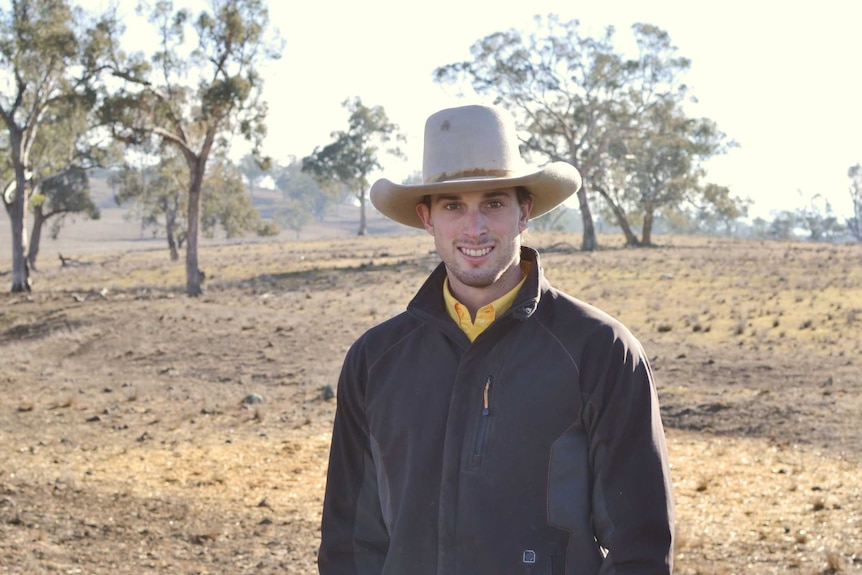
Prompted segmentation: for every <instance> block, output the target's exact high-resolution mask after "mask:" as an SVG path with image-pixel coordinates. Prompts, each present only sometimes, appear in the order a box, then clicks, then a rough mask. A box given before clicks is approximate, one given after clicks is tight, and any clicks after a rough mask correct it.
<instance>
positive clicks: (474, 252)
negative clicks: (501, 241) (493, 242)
mask: <svg viewBox="0 0 862 575" xmlns="http://www.w3.org/2000/svg"><path fill="white" fill-rule="evenodd" d="M460 249H461V253H463V254H464V255H466V256H470V257H471V258H480V257H482V256H486V255H488V254H490V253H491V249H492V248H481V249H474V248H460Z"/></svg>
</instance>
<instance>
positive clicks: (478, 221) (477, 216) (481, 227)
mask: <svg viewBox="0 0 862 575" xmlns="http://www.w3.org/2000/svg"><path fill="white" fill-rule="evenodd" d="M462 231H463V233H464V236H466V237H467V238H470V239H478V238H481V237H482V236H484V235H485V234H486V233H487V232H488V218H487V217H486V216H485V214H483V213H482V210H479V209H471V210H468V211H467V214H466V215H465V217H464V228H463V230H462Z"/></svg>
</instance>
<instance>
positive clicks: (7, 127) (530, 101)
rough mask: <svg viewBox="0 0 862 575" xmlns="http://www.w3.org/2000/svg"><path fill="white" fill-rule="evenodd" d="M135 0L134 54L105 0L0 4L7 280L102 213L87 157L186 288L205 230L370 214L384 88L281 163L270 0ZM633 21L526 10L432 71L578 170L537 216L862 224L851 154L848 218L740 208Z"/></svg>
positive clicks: (722, 146) (685, 94)
mask: <svg viewBox="0 0 862 575" xmlns="http://www.w3.org/2000/svg"><path fill="white" fill-rule="evenodd" d="M138 11H139V15H141V16H142V17H145V18H146V19H147V21H148V23H149V25H150V27H151V28H150V29H151V33H152V39H153V41H152V42H151V45H150V47H149V48H148V50H147V51H144V52H134V53H128V52H127V51H126V50H125V49H124V47H123V43H122V37H123V33H124V23H123V22H121V21H120V20H119V18H118V16H117V12H116V9H114V8H111V9H108V10H107V11H106V12H105V13H102V14H89V13H87V12H85V11H84V10H83V9H82V8H80V7H78V6H74V5H72V4H71V3H70V1H69V0H13V1H12V2H11V3H9V4H6V5H4V6H2V7H0V72H2V73H3V74H4V77H5V78H6V82H5V83H3V84H2V85H0V120H2V123H0V125H2V127H3V130H0V150H2V152H3V154H2V156H0V176H2V182H0V183H2V190H3V202H4V206H5V207H6V211H7V213H8V215H9V218H10V222H11V227H12V238H11V240H12V241H11V248H12V274H11V278H12V286H11V288H12V290H13V291H23V290H29V289H30V275H29V274H30V270H31V269H35V266H36V262H37V256H38V252H39V245H40V238H41V234H42V233H43V230H44V229H46V228H45V226H46V224H48V226H49V227H48V228H47V229H49V230H50V233H51V234H52V235H53V236H54V237H56V235H57V234H58V233H59V231H60V229H61V227H62V225H63V222H64V221H65V220H66V219H67V218H68V217H75V216H84V217H89V218H98V217H99V215H100V212H99V209H98V207H97V206H96V205H95V204H94V202H93V200H92V198H91V196H90V178H91V176H93V175H94V174H99V175H100V177H104V175H105V174H106V173H107V174H110V180H111V185H112V188H113V189H114V190H115V199H116V202H117V203H118V204H120V205H124V206H129V213H130V214H132V217H134V218H135V219H136V220H137V221H138V222H140V224H141V229H142V232H145V231H146V230H158V231H159V232H160V233H164V235H165V237H166V239H167V247H168V250H169V253H170V257H171V258H172V259H174V260H178V259H179V258H180V250H182V249H185V255H186V258H185V265H186V292H187V293H188V294H189V295H192V296H196V295H200V294H201V293H202V290H203V282H204V277H205V274H204V273H203V271H202V270H201V269H200V266H199V261H198V259H199V258H198V240H199V237H200V235H201V234H203V235H204V236H211V235H213V234H215V233H223V234H224V235H225V236H227V237H232V236H236V235H240V234H244V233H249V232H253V233H258V234H262V235H267V234H270V235H271V234H277V233H279V230H280V229H287V230H291V231H293V232H294V233H295V234H296V236H297V237H299V236H300V234H301V231H302V229H303V228H304V227H305V226H307V225H308V224H309V223H310V222H312V221H315V220H317V221H320V220H322V219H323V218H324V217H325V215H326V214H327V212H328V210H329V209H330V208H331V207H332V206H334V205H337V204H339V203H342V202H345V201H350V202H352V203H355V204H356V205H357V206H358V207H359V213H360V216H359V227H358V234H359V235H364V234H365V233H367V214H366V210H367V193H368V187H369V180H370V178H371V177H373V176H374V174H375V173H376V172H378V171H379V170H380V169H381V167H382V158H383V157H384V156H390V157H394V158H403V157H404V156H403V153H402V151H401V149H400V144H401V143H403V141H404V136H403V135H402V134H401V132H400V130H399V128H398V126H397V124H395V123H394V122H392V121H391V119H390V118H389V117H388V116H387V114H386V112H385V110H384V109H383V108H382V107H381V106H372V105H366V104H365V103H363V102H362V100H361V99H360V98H359V97H354V98H349V99H347V100H345V101H344V103H343V107H344V109H345V110H346V112H347V125H346V128H345V129H342V130H336V131H333V132H332V133H331V140H330V142H329V143H326V144H322V145H320V146H317V147H315V148H314V149H313V150H312V151H310V153H309V154H308V155H306V156H305V157H303V158H299V159H298V158H289V159H288V160H287V161H285V162H284V163H281V164H280V163H279V162H278V161H276V160H273V159H272V158H269V157H267V156H265V155H264V154H263V151H262V143H263V140H264V137H265V135H266V127H267V125H266V114H267V105H266V102H264V101H263V100H262V87H263V80H262V78H261V74H260V68H261V65H262V64H263V63H264V62H267V61H271V60H275V59H277V58H279V57H280V54H281V49H282V47H283V45H284V40H283V39H282V38H281V37H280V36H279V34H278V33H277V32H276V31H274V30H272V29H270V26H269V24H270V23H269V14H268V11H267V8H266V4H265V0H212V1H211V2H210V3H208V7H207V8H205V9H203V10H201V11H200V12H199V13H196V14H195V13H193V12H192V11H191V10H188V9H185V8H179V9H175V7H174V5H173V3H172V2H168V1H159V2H155V3H152V4H150V3H147V2H142V3H141V4H140V5H139V8H138ZM630 32H631V40H632V41H633V46H634V49H633V50H632V51H629V52H625V51H622V50H620V48H619V47H618V43H617V41H616V31H615V29H614V28H612V27H608V28H606V29H605V30H603V31H602V32H601V33H600V34H598V35H595V36H590V35H586V34H584V33H583V31H582V29H581V26H580V22H579V21H577V20H571V21H562V20H560V19H559V18H558V17H557V16H555V15H548V16H536V17H535V19H534V22H533V25H532V27H530V28H529V29H524V30H515V29H510V30H505V31H500V32H495V33H493V34H490V35H488V36H485V37H484V38H481V39H479V40H477V41H476V42H475V43H474V44H473V46H472V47H471V58H470V59H468V60H465V61H462V62H454V63H449V64H445V65H442V66H440V67H438V68H436V69H435V70H434V71H433V75H434V78H435V79H436V81H437V82H438V83H440V84H447V85H454V86H457V87H459V88H460V89H465V90H466V89H468V88H469V89H470V90H473V91H474V92H475V93H477V94H479V95H480V96H481V97H484V98H488V99H490V100H492V101H493V102H495V103H496V104H499V105H501V106H504V107H506V108H508V109H509V110H510V111H511V112H512V113H513V114H514V115H515V117H516V120H517V122H518V124H519V127H520V128H521V129H522V131H523V134H524V139H523V141H522V148H523V150H524V151H525V153H526V154H527V155H528V156H530V158H531V159H533V160H535V161H536V162H538V163H544V162H549V161H557V160H564V161H568V162H570V163H572V164H574V165H575V166H577V167H578V169H579V170H580V172H581V173H582V175H583V178H584V185H583V188H582V189H581V190H580V192H579V193H578V197H577V201H578V209H577V210H572V209H568V208H563V209H560V210H555V211H554V212H552V213H551V214H549V215H548V216H546V217H544V218H540V219H538V220H537V221H536V222H535V226H536V227H539V228H545V229H555V228H556V229H560V228H562V229H571V228H572V227H573V226H575V225H576V226H577V227H578V228H579V229H580V230H581V232H582V234H583V238H582V242H581V247H582V249H584V250H593V249H596V248H597V247H598V239H597V234H596V231H597V227H598V228H600V229H607V228H609V227H613V228H614V229H616V230H619V231H620V232H621V233H622V234H623V236H624V238H625V242H626V244H627V245H629V246H635V247H636V246H650V245H652V244H653V243H654V235H655V233H656V232H657V231H664V230H670V231H674V232H675V233H723V234H741V233H747V234H750V235H757V236H759V237H774V238H778V239H786V238H792V237H798V236H799V234H800V231H801V232H802V234H803V235H805V236H806V237H808V238H809V239H811V240H814V241H827V240H836V239H839V238H842V237H850V238H855V239H856V240H860V241H862V224H861V223H860V222H862V167H860V165H859V164H857V165H856V166H853V167H851V168H850V169H849V171H848V177H849V178H850V182H851V184H850V193H851V197H852V198H853V205H854V210H855V211H854V215H853V216H852V217H851V218H846V219H845V220H844V221H839V218H837V217H836V216H835V215H834V214H833V213H832V208H831V206H830V205H829V204H828V203H826V202H824V201H823V200H822V198H820V197H819V196H816V197H815V198H813V199H812V202H811V205H810V206H809V207H807V208H805V209H801V210H796V211H793V212H789V211H788V212H780V213H777V214H775V217H774V219H773V220H772V221H770V222H767V221H765V220H760V219H755V220H753V221H752V222H751V223H749V224H743V221H744V220H745V219H746V217H747V215H748V210H749V208H750V206H751V202H750V200H748V199H745V198H740V197H738V196H734V195H733V194H732V193H731V191H730V190H729V189H728V188H727V187H725V186H722V185H720V184H718V183H714V182H709V181H706V171H705V168H704V166H705V163H706V162H707V161H708V160H709V159H711V158H713V157H715V156H717V155H720V154H724V153H726V152H727V151H728V150H729V149H731V148H732V147H734V146H735V145H736V144H735V142H733V141H732V140H731V139H730V138H729V137H728V136H727V135H726V134H724V133H723V132H722V131H721V130H720V129H719V128H718V126H717V125H716V124H715V122H713V121H712V120H709V119H708V118H698V117H692V116H691V115H690V114H689V113H688V108H687V103H688V102H689V101H690V100H691V99H692V98H693V95H692V94H691V93H690V91H689V88H688V86H687V85H686V83H685V74H686V72H687V71H688V70H689V68H690V67H691V62H690V61H689V60H688V59H687V58H685V57H684V56H681V55H679V54H678V53H677V52H678V50H677V48H676V46H674V44H673V43H672V41H671V39H670V37H669V35H668V34H667V33H666V32H665V31H664V30H662V29H660V28H658V27H657V26H654V25H651V24H643V23H639V24H635V25H634V26H632V27H631V30H630ZM136 33H140V31H137V30H136ZM235 137H240V138H242V139H244V140H245V141H247V142H249V144H250V146H251V152H249V153H248V154H247V155H246V156H244V157H243V158H242V159H241V160H240V161H239V162H238V163H234V162H232V161H231V160H230V151H231V146H230V144H231V141H232V139H234V138H235ZM97 170H98V171H97ZM419 178H420V176H418V175H415V174H414V175H412V176H410V179H411V181H417V180H418V179H419ZM264 180H267V181H269V182H270V184H272V185H274V186H275V188H276V189H277V190H278V194H279V196H280V197H278V201H277V202H275V203H274V204H273V205H272V206H271V207H272V210H271V211H270V213H269V218H268V220H265V219H264V218H262V217H261V215H260V210H259V209H255V205H257V206H258V207H259V206H260V205H261V201H262V198H260V197H257V196H256V194H260V193H262V192H261V190H262V189H263V188H262V187H261V183H262V182H263V181H264ZM30 214H32V217H33V224H32V226H31V227H30V230H29V236H28V225H27V217H28V215H30Z"/></svg>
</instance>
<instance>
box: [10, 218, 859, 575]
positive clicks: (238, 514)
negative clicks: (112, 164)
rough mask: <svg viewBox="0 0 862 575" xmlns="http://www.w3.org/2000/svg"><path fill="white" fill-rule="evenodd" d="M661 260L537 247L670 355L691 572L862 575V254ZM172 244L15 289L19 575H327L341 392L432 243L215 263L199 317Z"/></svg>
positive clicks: (267, 246) (661, 363)
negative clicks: (323, 566) (327, 498)
mask: <svg viewBox="0 0 862 575" xmlns="http://www.w3.org/2000/svg"><path fill="white" fill-rule="evenodd" d="M604 241H605V243H606V244H607V245H612V244H613V243H614V242H618V239H617V238H606V239H604ZM661 241H662V242H664V244H665V246H664V247H661V248H657V249H649V250H620V249H606V250H603V251H600V252H597V253H593V254H584V253H580V252H578V251H577V250H574V249H571V245H572V244H577V243H578V238H576V237H575V236H572V235H567V236H563V235H560V236H555V235H550V234H541V233H536V234H534V235H533V236H532V237H531V239H530V240H529V241H528V243H529V244H530V245H534V246H536V247H538V248H540V249H541V250H542V251H543V262H544V266H545V268H546V272H547V275H548V276H549V277H550V278H551V280H552V282H554V283H555V284H556V285H557V286H558V287H561V288H563V289H565V290H566V291H568V292H570V293H572V294H574V295H576V296H578V297H580V298H582V299H584V300H586V301H589V302H591V303H594V304H596V305H598V306H600V307H602V308H604V309H606V310H607V311H609V312H610V313H612V314H614V315H616V316H617V317H619V318H620V319H622V320H623V321H624V322H625V323H627V324H628V325H629V326H630V327H631V328H632V330H633V331H634V332H635V334H636V335H638V337H639V338H640V339H641V340H642V341H643V342H644V345H645V346H646V348H647V350H648V351H649V353H650V357H651V361H652V364H653V367H654V369H655V371H656V375H657V377H658V385H659V395H660V399H661V401H662V414H663V418H664V421H665V425H666V428H667V433H668V438H669V444H670V452H671V461H672V465H673V479H674V487H675V494H676V500H677V508H678V519H679V524H678V529H677V540H678V544H677V549H676V563H677V569H676V572H677V573H681V574H689V575H693V574H704V575H707V574H725V573H726V574H736V573H758V574H759V573H763V574H767V573H768V574H772V573H800V574H804V575H808V574H830V573H833V574H834V573H860V572H862V375H860V368H862V361H860V356H862V246H858V245H855V246H818V245H809V244H802V243H799V244H787V243H755V242H734V241H729V240H716V239H699V240H684V239H679V238H661ZM154 247H155V248H156V249H143V250H142V249H129V248H128V247H127V246H124V247H123V249H121V250H117V249H111V250H89V249H87V250H80V251H79V252H78V253H72V252H70V253H64V254H63V255H64V256H65V257H72V258H76V259H77V263H78V264H79V265H72V266H65V267H61V266H60V265H59V261H58V259H57V258H56V254H55V253H52V252H49V251H48V249H46V251H45V253H44V254H43V260H42V261H43V263H42V266H41V270H40V271H39V272H38V273H34V275H33V278H34V291H33V292H32V293H31V294H29V295H21V294H3V295H0V349H2V350H3V361H2V363H0V573H20V574H41V573H64V574H76V573H80V574H94V575H97V574H109V573H110V574H114V573H165V574H168V573H170V574H174V573H176V574H202V573H212V574H221V573H225V574H233V573H303V574H311V573H315V572H316V569H315V555H316V548H317V541H318V535H319V529H318V522H319V516H320V506H321V500H322V495H323V488H324V482H325V471H326V463H327V452H328V442H329V431H330V426H331V421H332V416H333V414H334V409H335V404H336V401H337V400H336V399H333V398H330V397H329V393H328V391H329V388H327V386H334V384H335V381H336V378H337V375H338V372H339V370H340V367H341V361H342V358H343V355H344V353H345V352H346V350H347V347H348V346H349V345H350V344H351V343H352V342H353V340H354V339H355V338H356V337H357V336H359V335H360V333H361V332H362V331H364V330H365V329H367V328H368V327H369V326H371V325H372V324H374V323H377V322H379V321H382V320H383V319H385V318H387V317H389V316H391V315H393V314H395V313H397V312H398V311H400V310H401V309H403V308H404V306H405V305H406V303H407V301H408V300H409V299H410V297H412V295H413V293H414V290H415V289H416V288H417V287H418V285H419V283H420V282H421V281H422V280H423V279H424V277H425V276H426V275H427V273H428V272H429V271H430V270H431V269H432V268H433V267H434V266H435V265H436V262H437V260H436V257H435V256H434V255H433V253H432V252H431V250H432V248H433V245H432V243H431V240H430V238H426V237H425V236H423V235H407V236H380V237H368V238H354V237H342V238H333V239H327V240H317V241H303V242H297V241H276V242H267V243H259V242H254V243H245V244H236V245H209V246H207V247H205V248H204V249H203V250H202V252H201V266H202V267H203V268H204V269H205V271H206V273H207V291H206V294H205V295H204V296H203V297H201V298H197V299H191V298H187V297H186V296H185V295H183V286H184V276H183V274H184V267H183V263H182V262H178V263H171V262H170V261H168V258H167V253H166V250H164V249H163V247H162V246H161V245H158V246H154ZM0 267H3V268H4V269H8V264H4V263H2V262H0ZM0 279H2V278H0ZM5 279H7V280H8V276H5Z"/></svg>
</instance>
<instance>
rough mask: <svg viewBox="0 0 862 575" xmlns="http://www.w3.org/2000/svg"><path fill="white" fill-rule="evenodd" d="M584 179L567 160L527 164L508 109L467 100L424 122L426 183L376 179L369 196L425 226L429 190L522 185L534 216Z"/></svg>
mask: <svg viewBox="0 0 862 575" xmlns="http://www.w3.org/2000/svg"><path fill="white" fill-rule="evenodd" d="M580 185H581V178H580V174H579V173H578V171H577V170H576V169H575V167H574V166H572V165H571V164H568V163H566V162H554V163H552V164H548V165H547V166H545V167H543V168H541V169H535V170H530V169H529V168H528V167H527V165H526V162H524V159H523V157H522V156H521V151H520V140H519V139H518V135H517V131H516V128H515V122H514V119H513V118H512V116H511V115H510V114H509V113H508V112H507V111H506V110H504V109H502V108H500V107H497V106H481V105H468V106H460V107H456V108H447V109H445V110H440V111H439V112H436V113H434V114H432V115H431V116H429V117H428V119H427V121H426V122H425V141H424V150H423V159H422V184H396V183H394V182H392V181H390V180H388V179H386V178H381V179H379V180H377V181H376V182H375V183H374V184H373V185H372V187H371V192H370V197H371V203H372V204H373V205H374V206H375V207H376V208H377V209H378V210H379V211H380V212H381V213H382V214H384V215H385V216H387V217H389V218H391V219H393V220H395V221H397V222H400V223H402V224H405V225H408V226H412V227H417V228H422V227H423V225H422V221H421V220H420V219H419V216H418V215H417V214H416V204H417V203H419V202H421V201H422V199H423V198H424V196H426V195H434V194H440V193H458V192H469V191H481V190H488V189H492V188H503V187H517V186H523V187H526V188H527V189H528V190H530V192H531V193H532V195H533V215H532V216H531V217H538V216H539V215H542V214H544V213H546V212H548V211H550V210H552V209H554V208H555V207H556V206H557V205H559V204H560V203H562V202H563V201H564V200H565V199H566V198H567V197H568V196H570V195H571V194H573V193H575V192H576V191H577V190H578V188H580Z"/></svg>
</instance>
